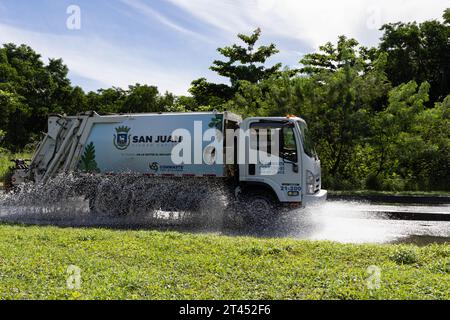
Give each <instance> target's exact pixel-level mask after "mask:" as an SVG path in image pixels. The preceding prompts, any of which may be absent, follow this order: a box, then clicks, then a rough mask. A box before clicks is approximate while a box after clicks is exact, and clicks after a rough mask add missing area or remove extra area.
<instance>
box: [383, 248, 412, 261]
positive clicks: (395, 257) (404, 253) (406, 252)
mask: <svg viewBox="0 0 450 320" xmlns="http://www.w3.org/2000/svg"><path fill="white" fill-rule="evenodd" d="M390 258H391V260H392V261H394V262H396V263H398V264H414V263H417V262H418V261H419V256H418V254H417V252H416V251H415V250H414V249H412V248H398V249H397V250H395V252H394V253H393V254H392V255H391V256H390Z"/></svg>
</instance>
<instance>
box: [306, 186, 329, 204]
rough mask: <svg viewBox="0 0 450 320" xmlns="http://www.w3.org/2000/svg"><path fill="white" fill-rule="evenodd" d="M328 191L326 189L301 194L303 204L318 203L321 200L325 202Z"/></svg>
mask: <svg viewBox="0 0 450 320" xmlns="http://www.w3.org/2000/svg"><path fill="white" fill-rule="evenodd" d="M327 196H328V191H327V190H320V191H319V192H317V193H315V194H310V195H304V196H303V203H304V205H306V206H307V205H311V204H319V203H322V202H325V201H326V200H327Z"/></svg>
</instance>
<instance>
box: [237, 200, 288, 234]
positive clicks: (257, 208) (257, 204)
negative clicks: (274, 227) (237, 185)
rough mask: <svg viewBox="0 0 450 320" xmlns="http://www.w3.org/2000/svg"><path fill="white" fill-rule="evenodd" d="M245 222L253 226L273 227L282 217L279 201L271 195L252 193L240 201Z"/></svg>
mask: <svg viewBox="0 0 450 320" xmlns="http://www.w3.org/2000/svg"><path fill="white" fill-rule="evenodd" d="M240 204H241V207H242V209H243V218H244V222H245V223H246V224H247V225H251V226H267V225H271V224H272V223H273V222H274V221H275V220H276V219H277V218H278V217H279V215H280V209H281V208H280V205H279V203H278V200H277V199H276V198H275V197H274V196H273V195H271V194H269V193H264V192H251V193H247V194H245V195H244V196H243V197H241V199H240Z"/></svg>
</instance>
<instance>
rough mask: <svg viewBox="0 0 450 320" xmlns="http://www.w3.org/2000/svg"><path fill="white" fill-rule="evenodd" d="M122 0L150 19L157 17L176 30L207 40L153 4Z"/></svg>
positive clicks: (136, 0)
mask: <svg viewBox="0 0 450 320" xmlns="http://www.w3.org/2000/svg"><path fill="white" fill-rule="evenodd" d="M120 1H121V2H122V3H123V4H125V5H127V6H129V7H131V8H133V9H134V10H137V11H138V12H139V13H141V14H143V15H145V16H146V17H148V18H150V19H156V20H158V21H159V22H160V23H162V24H163V25H165V26H167V27H169V28H171V29H173V30H175V31H178V32H181V33H184V34H186V35H189V36H193V37H195V38H199V39H202V40H207V39H206V38H205V37H203V36H202V35H200V34H198V33H196V32H193V31H191V30H189V29H187V28H184V27H182V26H181V25H179V24H178V23H176V22H174V21H173V20H171V19H169V18H167V17H166V16H164V15H162V14H161V13H159V12H157V11H156V10H154V9H153V8H152V7H151V6H149V5H146V4H145V3H142V2H141V1H139V0H120Z"/></svg>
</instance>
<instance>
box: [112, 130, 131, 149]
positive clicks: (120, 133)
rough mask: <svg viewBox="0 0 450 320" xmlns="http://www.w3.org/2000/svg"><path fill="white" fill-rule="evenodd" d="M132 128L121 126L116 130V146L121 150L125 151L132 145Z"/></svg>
mask: <svg viewBox="0 0 450 320" xmlns="http://www.w3.org/2000/svg"><path fill="white" fill-rule="evenodd" d="M130 130H131V129H130V128H128V127H127V126H121V127H117V128H116V133H117V134H115V135H114V140H113V143H114V146H115V147H116V148H117V149H119V150H125V149H126V148H128V146H129V145H130V143H131V135H129V134H128V133H129V132H130Z"/></svg>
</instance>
